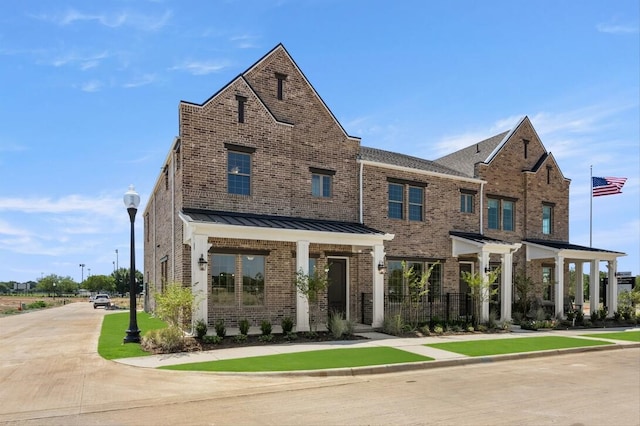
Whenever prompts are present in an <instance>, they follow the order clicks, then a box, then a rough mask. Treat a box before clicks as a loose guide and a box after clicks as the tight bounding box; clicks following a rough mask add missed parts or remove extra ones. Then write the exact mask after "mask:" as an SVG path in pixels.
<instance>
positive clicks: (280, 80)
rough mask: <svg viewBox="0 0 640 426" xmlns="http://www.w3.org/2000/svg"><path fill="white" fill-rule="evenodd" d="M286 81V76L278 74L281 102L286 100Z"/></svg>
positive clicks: (279, 98) (278, 95) (278, 92)
mask: <svg viewBox="0 0 640 426" xmlns="http://www.w3.org/2000/svg"><path fill="white" fill-rule="evenodd" d="M286 79H287V76H286V74H280V73H278V72H277V73H276V80H278V89H277V97H278V100H279V101H281V100H283V99H284V81H285V80H286Z"/></svg>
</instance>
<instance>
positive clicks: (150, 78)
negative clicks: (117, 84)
mask: <svg viewBox="0 0 640 426" xmlns="http://www.w3.org/2000/svg"><path fill="white" fill-rule="evenodd" d="M156 79H157V76H156V75H155V74H144V75H142V76H140V77H138V78H136V79H134V80H131V81H130V82H128V83H124V84H123V85H122V87H124V88H125V89H132V88H135V87H140V86H146V85H147V84H151V83H153V82H154V81H156Z"/></svg>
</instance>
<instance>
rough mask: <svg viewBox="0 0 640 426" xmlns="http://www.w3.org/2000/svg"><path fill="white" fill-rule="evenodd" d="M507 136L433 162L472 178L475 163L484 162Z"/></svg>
mask: <svg viewBox="0 0 640 426" xmlns="http://www.w3.org/2000/svg"><path fill="white" fill-rule="evenodd" d="M507 134H509V132H503V133H500V134H498V135H495V136H492V137H490V138H488V139H485V140H483V141H480V142H478V143H475V144H473V145H470V146H468V147H466V148H463V149H461V150H459V151H456V152H452V153H451V154H448V155H445V156H444V157H440V158H438V159H437V160H435V161H434V162H435V163H438V164H440V165H442V166H445V167H448V168H450V169H454V170H457V171H458V172H459V173H461V174H463V175H464V176H469V177H474V176H475V165H476V164H477V163H482V162H486V161H487V160H488V159H489V156H490V155H491V153H493V152H494V151H495V149H496V147H497V146H499V145H500V144H501V143H503V141H504V140H505V137H506V136H507Z"/></svg>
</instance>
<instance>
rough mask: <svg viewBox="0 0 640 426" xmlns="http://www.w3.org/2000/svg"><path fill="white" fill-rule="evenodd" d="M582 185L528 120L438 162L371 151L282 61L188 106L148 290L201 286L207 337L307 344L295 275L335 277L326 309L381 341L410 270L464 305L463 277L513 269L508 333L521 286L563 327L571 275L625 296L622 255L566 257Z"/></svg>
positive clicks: (506, 287)
mask: <svg viewBox="0 0 640 426" xmlns="http://www.w3.org/2000/svg"><path fill="white" fill-rule="evenodd" d="M569 183H570V181H569V180H568V179H566V178H565V177H564V176H563V174H562V172H561V171H560V169H559V167H558V165H557V163H556V161H555V160H554V158H553V155H552V154H551V153H549V152H547V151H546V149H545V148H544V146H543V144H542V142H541V140H540V138H539V137H538V135H537V134H536V132H535V129H534V128H533V126H532V124H531V122H530V121H529V119H528V118H526V117H525V118H523V119H522V120H521V121H520V122H519V123H518V124H517V125H516V126H515V127H514V128H513V129H512V130H511V131H509V132H506V133H503V134H500V135H497V136H495V137H492V138H489V139H487V140H484V141H481V142H479V143H477V144H474V145H473V146H470V147H468V148H465V149H463V150H460V151H457V152H454V153H452V154H450V155H447V156H445V157H442V158H439V159H436V160H435V161H428V160H424V159H420V158H415V157H410V156H407V155H402V154H398V153H393V152H388V151H383V150H379V149H374V148H368V147H364V146H362V145H361V143H360V138H358V137H354V136H350V135H348V134H347V133H346V132H345V130H344V129H343V127H342V126H341V125H340V123H339V122H338V121H337V119H336V118H335V116H334V115H333V114H332V112H331V110H330V109H329V108H328V107H327V105H326V104H325V103H324V102H323V100H322V98H321V97H320V96H319V95H318V93H317V92H316V91H315V90H314V88H313V86H312V85H311V84H310V83H309V81H308V80H307V79H306V77H305V76H304V74H303V73H302V71H301V70H300V69H299V68H298V66H297V65H296V63H295V62H294V61H293V59H292V58H291V56H290V55H289V53H288V52H287V51H286V49H285V48H284V46H282V45H278V46H276V47H275V48H274V49H273V50H271V51H270V52H269V53H267V54H266V55H265V56H264V57H263V58H262V59H260V60H259V61H258V62H256V63H255V64H254V65H253V66H251V67H250V68H249V69H248V70H247V71H245V72H244V73H242V74H241V75H239V76H238V77H237V78H236V79H234V80H233V81H231V82H230V83H229V84H227V85H226V86H225V87H223V88H222V89H221V90H220V91H218V92H217V93H216V94H214V95H213V96H211V97H210V98H209V99H208V100H206V101H205V102H204V103H202V104H194V103H190V102H181V103H180V108H179V136H178V137H176V139H175V140H174V142H173V144H172V147H171V150H170V152H169V153H168V155H167V157H166V161H165V163H164V166H163V169H162V173H161V175H160V176H159V178H158V180H157V182H156V185H155V187H154V190H153V194H152V195H151V198H150V199H149V201H148V203H147V207H146V209H145V212H144V227H145V235H144V243H145V248H144V256H145V272H144V276H145V283H146V285H147V286H149V287H150V290H151V294H153V292H154V291H161V289H162V288H163V286H164V285H166V283H167V282H180V283H182V284H183V285H190V286H191V287H192V288H193V290H194V291H195V292H196V294H197V300H198V307H197V310H196V312H195V314H194V318H195V319H204V320H205V321H206V322H208V323H209V325H211V324H213V323H214V322H215V320H217V319H221V318H222V319H224V320H225V321H226V323H227V324H228V325H232V326H233V325H235V324H237V321H239V320H241V319H245V318H246V319H248V320H250V321H252V322H253V323H254V324H256V323H259V322H260V321H261V320H264V319H268V320H271V321H273V322H274V323H279V320H280V319H282V318H283V317H285V316H290V317H292V318H295V321H296V326H297V329H298V330H307V329H308V328H309V323H308V316H307V311H308V301H307V300H306V298H305V297H303V296H302V295H301V294H298V293H297V291H296V289H295V286H294V285H293V282H294V279H295V274H296V271H300V270H302V271H303V272H304V273H310V272H311V271H313V270H315V269H317V270H327V271H328V275H329V278H330V282H331V285H330V286H329V289H328V291H327V294H326V295H323V297H322V303H321V304H322V306H323V308H324V309H325V310H338V311H342V312H344V313H345V314H346V316H347V317H348V318H350V319H353V320H355V321H357V322H367V323H371V324H372V325H373V326H375V327H378V326H380V325H381V324H382V321H383V319H384V315H385V309H386V304H387V303H389V300H390V299H389V298H390V296H394V297H398V296H401V295H403V294H405V293H406V292H407V289H406V288H405V285H404V283H403V282H402V279H400V280H398V273H397V271H398V270H399V268H400V267H401V266H400V265H401V262H402V261H405V262H408V264H410V265H411V266H413V267H414V268H415V269H417V270H426V268H429V267H431V266H432V265H434V264H435V266H433V269H432V274H431V277H430V284H429V287H430V294H431V296H432V297H434V298H435V297H437V296H440V295H443V294H446V293H450V294H458V293H464V292H466V288H465V284H464V283H463V282H461V280H460V274H461V271H469V272H474V271H475V272H481V273H485V271H488V270H489V269H490V268H494V267H498V266H499V267H500V268H501V274H500V282H499V296H497V299H496V301H495V302H496V304H495V306H497V307H498V308H497V309H498V310H499V316H500V317H501V318H503V319H510V318H511V306H512V303H513V297H514V293H513V285H512V283H513V279H514V278H513V277H514V271H522V272H523V273H525V274H527V275H528V276H531V277H537V278H539V279H540V280H542V282H544V283H545V285H546V287H545V289H544V290H543V293H542V294H541V295H540V298H541V299H543V300H545V302H546V303H548V304H549V305H551V306H552V309H554V311H555V313H556V314H558V315H562V314H563V308H564V304H565V299H566V296H567V295H568V285H567V283H568V273H567V272H568V268H569V264H570V263H575V264H576V266H579V267H580V270H582V264H583V263H584V262H589V263H590V264H591V271H592V277H596V279H597V276H598V273H597V269H598V263H599V262H600V261H608V262H609V267H610V269H609V272H610V278H611V282H613V285H612V286H610V287H609V289H610V291H611V292H612V293H611V294H616V293H613V292H614V291H616V290H615V287H616V286H615V269H616V259H617V257H618V256H621V255H623V254H622V253H618V252H612V251H605V250H597V249H591V248H586V247H580V246H576V245H572V244H570V243H569V242H568V237H569ZM579 284H580V283H579ZM597 287H598V286H590V288H591V291H592V293H591V297H590V300H591V301H592V302H591V303H592V304H593V303H595V302H593V301H594V300H598V294H597V291H598V289H597ZM594 291H595V292H596V293H595V294H594V293H593V292H594ZM148 293H149V292H147V294H148ZM612 299H615V298H611V299H610V300H612ZM576 303H578V304H580V305H581V304H582V300H581V298H580V297H579V296H577V299H576ZM612 303H615V302H612ZM149 305H150V306H151V308H153V300H149ZM592 307H593V306H592ZM613 310H614V309H611V308H610V312H613ZM365 311H366V312H365ZM488 314H489V303H488V302H487V303H485V304H484V306H483V316H484V317H485V318H486V317H487V316H488Z"/></svg>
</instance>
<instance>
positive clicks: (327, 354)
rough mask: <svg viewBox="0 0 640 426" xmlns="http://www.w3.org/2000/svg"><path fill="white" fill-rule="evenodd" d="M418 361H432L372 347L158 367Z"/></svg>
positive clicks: (239, 368) (234, 368)
mask: <svg viewBox="0 0 640 426" xmlns="http://www.w3.org/2000/svg"><path fill="white" fill-rule="evenodd" d="M422 361H433V358H429V357H426V356H421V355H417V354H413V353H410V352H405V351H402V350H400V349H395V348H388V347H375V348H351V349H326V350H321V351H310V352H297V353H291V354H278V355H266V356H256V357H250V358H238V359H227V360H220V361H208V362H197V363H191V364H180V365H170V366H165V367H160V368H162V369H166V370H183V371H185V370H186V371H230V372H254V373H255V372H263V371H300V370H323V369H327V368H349V367H363V366H371V365H386V364H400V363H405V362H422Z"/></svg>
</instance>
